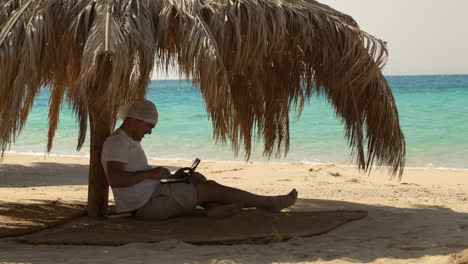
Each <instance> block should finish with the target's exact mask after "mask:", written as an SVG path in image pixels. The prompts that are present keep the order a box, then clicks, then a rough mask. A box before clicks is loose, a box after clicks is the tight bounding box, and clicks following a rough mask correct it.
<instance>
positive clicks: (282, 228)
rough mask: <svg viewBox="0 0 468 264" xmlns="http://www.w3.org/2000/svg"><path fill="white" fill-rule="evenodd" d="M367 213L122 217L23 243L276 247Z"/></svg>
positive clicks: (257, 212) (34, 236) (37, 236)
mask: <svg viewBox="0 0 468 264" xmlns="http://www.w3.org/2000/svg"><path fill="white" fill-rule="evenodd" d="M366 216H367V212H365V211H329V212H288V213H268V212H266V211H263V210H245V211H243V212H241V213H240V214H238V215H236V216H234V217H230V218H218V219H216V218H208V217H205V216H203V215H202V214H199V213H198V214H193V215H188V216H183V217H178V218H173V219H170V220H165V221H141V220H136V219H134V218H132V217H128V216H127V217H118V218H112V219H107V220H103V221H94V222H93V221H87V222H85V223H78V222H76V223H74V224H73V225H71V226H68V227H67V228H64V229H61V230H57V231H52V232H47V233H43V232H40V233H36V234H32V235H29V236H26V237H23V238H20V239H19V241H21V242H24V243H30V244H68V245H123V244H127V243H135V242H140V243H141V242H146V243H149V242H159V241H163V240H168V239H176V240H181V241H185V242H187V243H192V244H238V243H252V244H259V243H270V242H277V241H283V240H286V239H289V238H291V237H308V236H313V235H318V234H322V233H325V232H329V231H331V230H333V229H335V228H336V227H338V226H340V225H342V224H344V223H346V222H348V221H352V220H357V219H361V218H364V217H366Z"/></svg>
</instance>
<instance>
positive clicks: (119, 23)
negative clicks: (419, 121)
mask: <svg viewBox="0 0 468 264" xmlns="http://www.w3.org/2000/svg"><path fill="white" fill-rule="evenodd" d="M0 4H1V6H2V7H4V8H3V9H2V10H1V11H0V27H1V30H0V80H1V86H0V117H1V120H0V141H1V143H0V144H1V146H2V153H3V151H5V150H6V148H7V146H8V145H9V144H10V143H11V142H13V141H14V139H15V136H16V135H17V133H19V132H20V131H21V128H22V126H23V125H24V122H25V121H26V118H27V116H28V113H29V110H30V108H31V106H32V102H33V99H34V97H35V95H36V94H37V92H38V91H39V89H40V88H41V87H44V86H47V87H49V88H50V90H51V101H50V114H49V144H48V147H49V150H50V148H51V147H52V140H53V136H54V132H55V128H56V126H57V122H58V120H59V118H58V114H59V110H60V106H61V104H62V101H63V98H64V97H66V98H67V101H68V103H69V104H70V105H71V106H72V107H73V110H74V112H75V114H76V115H77V118H78V121H79V123H80V134H79V140H78V147H80V146H81V145H82V144H83V142H84V137H85V135H86V124H87V120H88V114H89V111H90V108H94V109H102V111H103V112H106V111H107V112H110V116H112V117H113V118H115V109H116V107H117V106H118V105H120V104H122V103H124V102H128V101H131V100H133V99H135V98H141V97H143V96H144V95H145V92H146V88H147V84H148V81H149V77H150V73H151V71H152V69H153V66H154V64H155V63H156V67H157V69H168V67H170V66H171V65H172V64H175V63H177V64H178V65H179V68H180V71H181V73H183V74H184V75H185V76H187V77H188V76H191V77H193V78H194V80H195V81H196V82H198V83H199V86H200V90H201V92H202V94H203V97H204V99H205V102H206V109H207V111H208V113H209V116H210V118H211V120H212V122H213V129H214V137H215V139H217V140H218V141H221V142H226V141H228V140H229V141H230V142H231V143H232V146H233V149H234V151H235V152H236V153H237V152H239V151H240V150H241V149H243V150H244V152H245V155H246V158H249V156H250V151H251V148H252V141H253V140H254V139H255V138H256V137H258V138H263V140H264V154H265V155H267V156H270V155H273V154H276V155H280V154H286V153H287V151H288V149H289V115H290V111H291V110H294V109H295V110H297V113H298V114H300V112H301V110H302V108H303V106H304V103H305V102H306V101H307V100H308V99H309V98H310V97H311V96H312V95H313V94H323V95H325V96H326V98H328V100H329V102H330V103H331V104H332V105H333V107H334V109H335V111H336V114H337V116H338V117H340V118H341V120H342V122H343V124H344V128H345V130H346V133H345V135H346V137H347V138H348V142H349V146H350V147H351V148H352V149H353V151H354V152H355V154H356V158H357V163H358V164H359V167H360V168H362V169H364V170H368V169H369V168H370V166H371V165H372V164H374V161H375V162H376V163H377V164H378V165H388V166H391V167H392V168H393V172H394V174H396V173H398V172H399V173H400V176H401V173H402V168H403V167H404V161H405V141H404V136H403V133H402V131H401V129H400V126H399V120H398V112H397V109H396V105H395V101H394V98H393V95H392V93H391V90H390V87H389V86H388V83H387V82H386V80H385V78H384V77H383V75H382V73H381V68H382V67H383V66H384V64H385V62H386V57H387V50H386V47H385V43H384V42H383V41H381V40H379V39H376V38H375V37H373V36H370V35H369V34H367V33H365V32H363V31H361V30H360V29H359V28H358V26H357V23H356V22H355V21H354V20H353V19H352V18H351V17H350V16H347V15H345V14H343V13H340V12H338V11H336V10H334V9H332V8H330V7H329V6H326V5H323V4H320V3H318V2H316V1H312V0H309V1H304V0H248V1H247V0H235V1H232V0H223V1H220V0H190V1H189V0H164V1H162V0H156V1H150V0H144V1H141V0H140V1H139V0H95V1H84V0H74V1H73V0H71V1H60V0H35V1H26V0H0Z"/></svg>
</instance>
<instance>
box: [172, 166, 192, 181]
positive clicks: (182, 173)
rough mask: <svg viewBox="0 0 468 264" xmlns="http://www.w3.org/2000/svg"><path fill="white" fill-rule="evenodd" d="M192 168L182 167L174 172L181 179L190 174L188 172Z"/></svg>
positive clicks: (175, 176)
mask: <svg viewBox="0 0 468 264" xmlns="http://www.w3.org/2000/svg"><path fill="white" fill-rule="evenodd" d="M189 170H190V168H189V167H185V168H180V169H178V170H177V171H176V172H175V173H174V176H173V177H174V178H176V179H179V178H185V177H187V176H188V174H187V172H188V171H189Z"/></svg>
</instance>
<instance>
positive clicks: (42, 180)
mask: <svg viewBox="0 0 468 264" xmlns="http://www.w3.org/2000/svg"><path fill="white" fill-rule="evenodd" d="M161 166H163V167H166V168H168V169H169V170H171V171H174V170H177V169H179V168H180V167H174V166H165V165H161ZM88 168H89V166H88V165H81V164H62V163H55V162H35V163H33V164H31V165H29V164H28V165H26V166H25V165H18V164H4V163H0V188H2V187H43V186H61V185H88Z"/></svg>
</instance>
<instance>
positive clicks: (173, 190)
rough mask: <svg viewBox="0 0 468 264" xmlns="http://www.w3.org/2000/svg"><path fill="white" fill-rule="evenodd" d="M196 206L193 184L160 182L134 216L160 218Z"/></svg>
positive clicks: (186, 210)
mask: <svg viewBox="0 0 468 264" xmlns="http://www.w3.org/2000/svg"><path fill="white" fill-rule="evenodd" d="M196 206H197V192H196V190H195V185H193V184H187V183H171V184H160V185H159V186H158V187H157V188H156V190H155V191H154V193H153V195H152V196H151V198H150V199H149V200H148V201H147V202H146V203H145V204H144V205H143V206H142V207H141V208H140V209H138V210H137V212H136V214H135V217H136V218H137V219H142V220H162V219H167V218H169V217H173V216H177V215H181V214H184V213H187V212H190V211H192V209H194V208H195V207H196Z"/></svg>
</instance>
